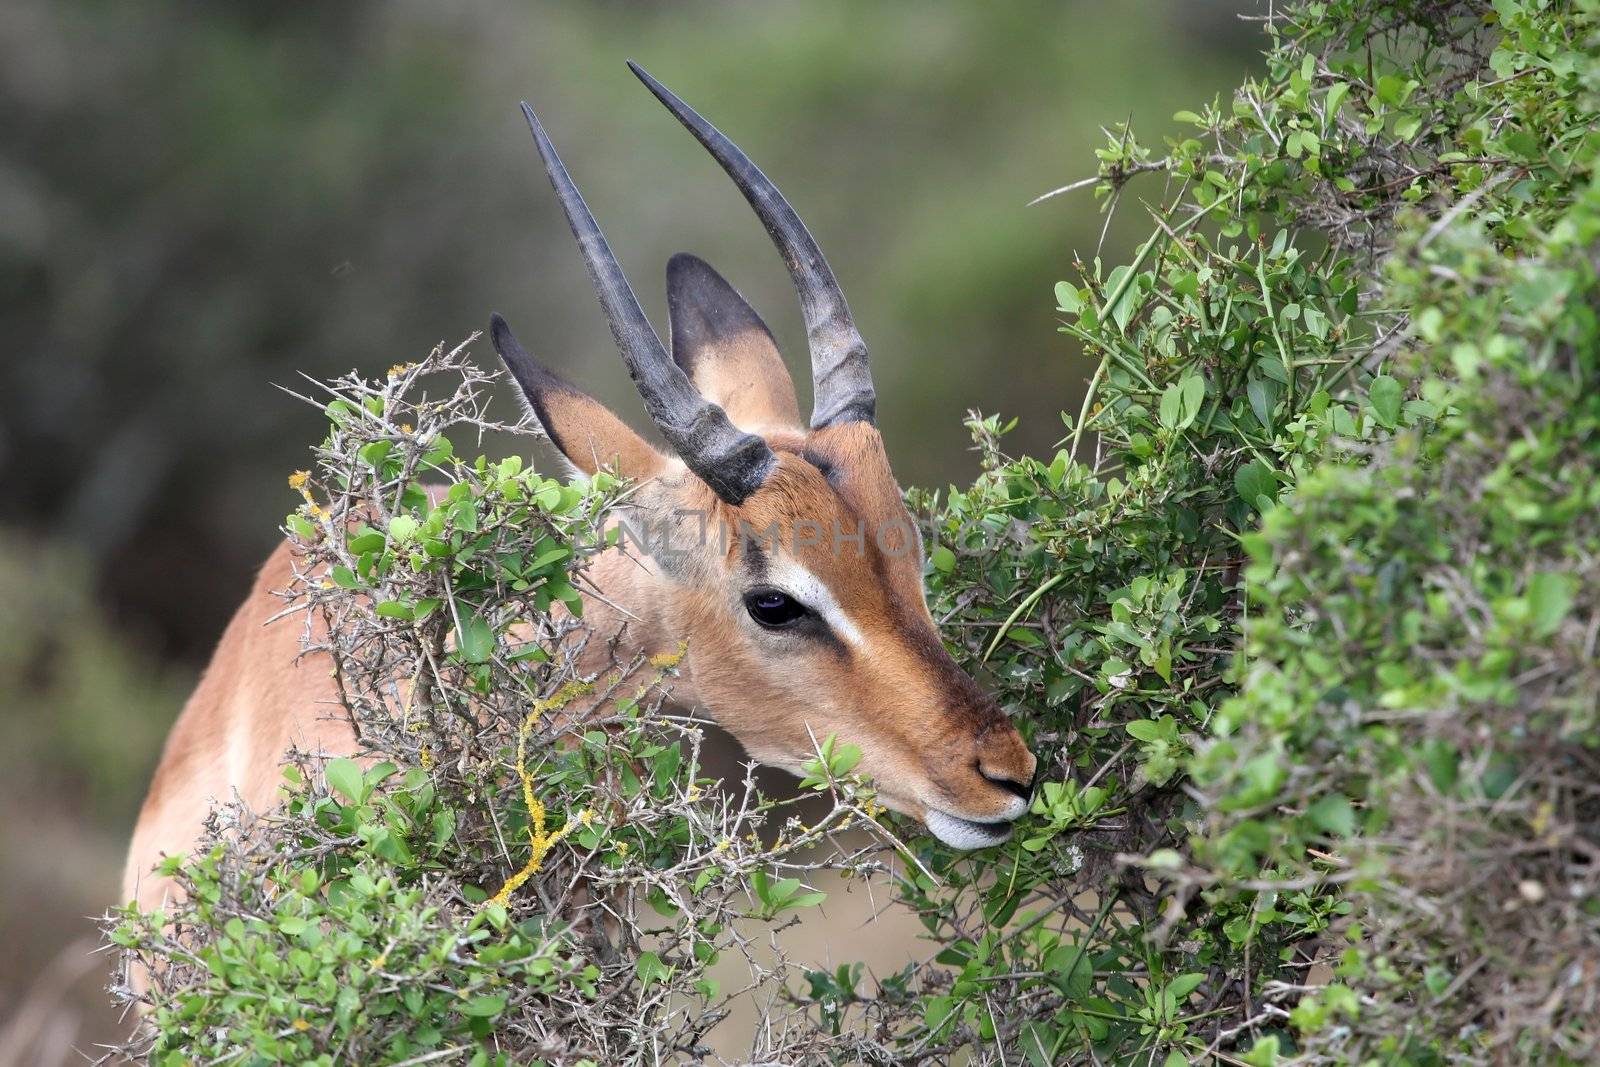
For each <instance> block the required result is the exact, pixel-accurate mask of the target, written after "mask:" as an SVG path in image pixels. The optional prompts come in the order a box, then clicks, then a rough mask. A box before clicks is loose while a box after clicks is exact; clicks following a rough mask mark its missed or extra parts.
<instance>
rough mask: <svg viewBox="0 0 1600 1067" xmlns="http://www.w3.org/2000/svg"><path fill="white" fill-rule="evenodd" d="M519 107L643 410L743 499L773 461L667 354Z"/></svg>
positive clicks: (709, 478)
mask: <svg viewBox="0 0 1600 1067" xmlns="http://www.w3.org/2000/svg"><path fill="white" fill-rule="evenodd" d="M522 113H523V115H524V116H526V117H527V119H528V128H529V129H530V130H532V131H533V143H534V144H535V145H537V146H538V148H539V155H540V156H541V157H542V158H543V159H544V168H545V171H546V173H548V174H549V175H550V184H551V185H552V186H554V187H555V190H556V197H557V198H558V199H559V200H560V201H561V209H562V210H563V211H565V212H566V214H567V224H568V225H569V226H571V227H572V235H573V236H574V237H576V238H577V239H578V247H579V248H580V249H582V251H583V261H584V263H585V264H586V265H587V266H588V268H589V277H590V279H592V280H593V282H594V288H595V292H596V293H598V294H599V296H600V306H601V307H602V308H604V309H605V313H606V321H607V322H609V323H610V324H611V336H612V337H614V338H616V341H617V348H619V349H620V350H621V351H622V358H623V361H624V362H626V363H627V365H628V374H629V376H631V377H632V378H633V384H634V385H635V386H637V387H638V389H639V395H640V396H642V397H643V398H644V406H645V410H646V411H648V412H649V413H650V418H651V419H652V420H653V421H654V422H655V424H656V425H657V426H659V427H660V428H661V433H662V435H663V436H664V437H666V439H667V443H668V444H670V445H671V446H672V447H673V449H674V450H675V451H676V452H677V453H678V455H679V456H680V457H682V459H683V461H684V463H686V464H688V467H689V469H690V470H691V471H693V472H694V473H695V474H696V475H697V476H698V477H699V478H700V480H701V481H703V482H705V483H706V484H707V485H709V486H710V487H711V489H712V491H713V492H715V493H716V494H717V496H719V497H721V498H722V499H723V500H725V501H727V502H728V503H730V504H740V503H743V502H744V499H745V498H746V497H748V496H749V495H750V494H751V493H754V492H755V491H756V490H757V489H759V488H761V485H762V483H763V482H765V481H766V480H767V475H769V474H770V473H772V468H773V467H774V466H775V465H776V464H777V462H778V458H777V456H775V455H774V454H773V452H772V449H771V448H769V447H768V446H767V443H766V442H765V441H763V440H762V439H761V438H759V437H757V436H756V435H755V434H751V433H745V432H744V431H743V430H740V429H739V428H738V427H736V426H735V425H734V424H733V423H732V422H730V421H729V419H728V416H727V413H726V412H724V411H723V410H722V409H721V408H720V407H718V406H717V405H716V404H713V403H711V402H710V401H708V400H707V399H706V398H705V397H703V396H701V395H700V393H699V392H698V391H697V390H696V389H695V387H694V385H693V384H692V383H691V382H690V381H689V378H688V376H687V375H685V374H684V373H683V371H682V370H681V369H680V368H679V367H678V365H677V364H676V363H674V362H673V361H672V357H671V356H669V355H667V350H666V349H665V348H663V347H662V345H661V338H659V337H657V336H656V331H655V329H654V328H653V327H652V326H651V325H650V320H649V319H647V318H646V317H645V314H644V309H643V308H641V307H640V306H639V301H638V298H637V297H635V296H634V295H633V289H632V288H631V287H630V286H629V285H628V279H627V277H626V276H625V275H624V274H623V273H622V266H621V265H620V264H619V263H618V262H617V257H616V256H614V255H612V254H611V246H610V245H608V244H606V238H605V235H604V234H602V233H601V232H600V227H599V226H598V225H597V224H596V223H595V221H594V215H592V214H591V213H590V212H589V206H588V205H587V204H585V203H584V202H583V197H582V196H581V195H580V194H579V193H578V187H577V186H576V185H574V184H573V183H572V178H571V177H569V176H568V174H567V168H566V167H564V166H563V165H562V163H561V157H560V156H558V155H556V150H555V146H554V145H552V144H551V143H550V138H549V137H548V136H546V134H545V132H544V127H543V126H542V125H540V124H539V116H537V115H535V114H534V113H533V108H531V107H529V106H528V105H527V104H526V103H524V104H523V105H522Z"/></svg>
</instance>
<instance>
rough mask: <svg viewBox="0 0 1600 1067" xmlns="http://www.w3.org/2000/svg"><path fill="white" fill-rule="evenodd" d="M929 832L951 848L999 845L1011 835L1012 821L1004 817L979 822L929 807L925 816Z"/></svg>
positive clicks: (924, 820) (967, 848)
mask: <svg viewBox="0 0 1600 1067" xmlns="http://www.w3.org/2000/svg"><path fill="white" fill-rule="evenodd" d="M923 822H925V823H926V824H927V826H928V830H929V832H931V833H932V834H933V836H934V837H937V838H938V839H939V840H940V841H943V842H944V843H945V844H947V845H949V846H950V847H951V848H959V849H966V850H970V849H975V848H988V847H989V846H991V845H998V844H1000V842H1002V841H1004V840H1005V839H1006V838H1008V837H1010V836H1011V821H1010V820H1009V819H1002V820H999V821H997V822H977V821H976V820H973V819H963V818H961V817H960V816H959V815H951V814H950V813H949V812H945V811H940V810H939V809H938V808H929V809H928V812H927V815H926V816H925V817H924V818H923Z"/></svg>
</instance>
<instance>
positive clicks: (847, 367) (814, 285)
mask: <svg viewBox="0 0 1600 1067" xmlns="http://www.w3.org/2000/svg"><path fill="white" fill-rule="evenodd" d="M628 69H629V70H631V71H633V73H634V74H636V75H638V77H639V80H640V81H642V82H644V84H645V86H646V87H647V88H648V89H649V90H650V91H651V92H652V93H654V94H655V96H656V99H657V100H660V101H661V102H662V103H663V104H665V105H667V110H668V111H671V112H672V113H673V114H674V115H676V116H677V117H678V121H679V122H681V123H683V124H684V126H685V127H687V128H688V130H689V132H690V133H692V134H694V136H695V139H696V140H698V141H699V142H700V143H701V144H702V145H704V146H705V148H706V151H708V152H710V153H711V155H712V157H713V158H714V159H716V161H717V162H718V163H720V164H721V165H722V169H723V170H725V171H727V172H728V177H730V178H732V179H733V183H734V184H735V185H737V186H738V187H739V191H740V192H741V193H743V194H744V198H745V199H746V200H748V201H749V202H750V206H751V207H752V208H754V209H755V212H756V214H757V215H758V216H759V217H760V219H761V222H762V225H764V226H766V228H767V233H768V234H769V235H771V237H772V243H773V244H775V245H777V246H778V252H779V253H780V254H781V255H782V256H783V261H784V263H785V264H787V265H788V267H789V277H790V278H792V279H793V280H794V287H795V289H796V290H797V291H798V292H799V294H800V308H801V310H802V312H803V313H804V315H805V320H806V338H807V340H808V342H809V343H810V347H811V380H812V383H813V386H814V389H813V393H814V395H813V398H812V402H811V427H812V429H816V430H820V429H822V428H823V427H824V426H832V425H833V424H835V423H839V422H872V421H873V417H874V415H875V414H876V411H877V396H876V394H875V393H874V392H873V389H872V369H871V368H870V367H869V366H868V365H867V343H866V342H865V341H863V340H862V339H861V334H860V332H859V331H857V330H856V324H855V322H854V321H853V320H852V319H851V318H850V307H849V305H848V304H846V303H845V299H844V293H843V292H842V291H841V290H840V288H839V282H838V279H836V278H834V276H833V271H832V270H831V269H829V267H828V261H827V260H825V259H823V258H822V250H821V249H820V248H818V247H817V242H816V241H815V240H813V239H812V237H811V234H810V232H809V231H807V230H806V225H805V223H803V222H801V221H800V216H799V215H797V214H795V210H794V208H792V207H790V206H789V201H787V200H785V199H784V198H783V194H782V193H780V192H779V191H778V187H777V186H776V185H773V184H772V182H770V181H768V180H767V176H766V175H765V174H762V173H761V170H760V168H758V167H757V166H756V165H755V164H754V163H752V162H750V157H749V156H747V155H745V154H744V153H743V152H741V151H740V150H739V146H738V145H736V144H734V143H733V142H732V141H730V140H728V139H727V138H726V137H724V136H723V135H722V133H721V132H720V131H719V130H718V129H717V128H716V127H715V126H713V125H711V123H709V122H707V121H706V120H705V119H703V118H701V117H700V116H699V115H698V114H696V113H695V110H694V109H693V108H691V107H690V106H689V105H688V104H685V103H684V102H683V101H682V100H679V99H678V98H677V96H676V95H674V94H673V92H672V90H670V89H668V88H667V87H666V86H664V85H662V84H661V83H660V82H658V81H656V80H655V79H654V78H652V77H651V76H650V75H649V73H648V72H647V71H645V69H644V68H643V67H641V66H639V64H637V63H634V62H632V61H631V60H630V61H629V62H628Z"/></svg>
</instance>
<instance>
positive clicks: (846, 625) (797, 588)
mask: <svg viewBox="0 0 1600 1067" xmlns="http://www.w3.org/2000/svg"><path fill="white" fill-rule="evenodd" d="M767 580H768V581H770V582H771V583H772V584H773V586H775V587H776V588H778V589H781V590H783V591H784V592H786V593H788V594H789V595H790V596H792V597H794V598H795V599H796V600H798V601H800V603H802V604H804V605H805V606H806V607H807V608H808V609H810V610H811V611H814V612H816V613H817V614H818V615H820V616H822V621H823V622H825V623H827V624H828V626H829V627H830V628H831V629H832V630H833V632H834V633H836V634H838V635H839V637H840V638H842V639H843V640H845V641H848V642H850V643H851V644H852V645H863V644H865V643H866V638H864V637H862V636H861V630H860V629H859V628H857V626H856V624H855V623H853V622H851V621H850V616H849V615H847V614H845V611H844V609H843V608H842V607H840V606H839V602H838V601H837V600H835V599H834V597H833V592H832V591H831V590H829V588H828V587H827V586H826V585H824V584H823V582H822V579H820V578H818V577H817V576H816V575H815V574H812V573H811V572H810V571H808V570H806V569H805V568H804V567H802V566H800V564H798V563H796V562H795V561H794V560H792V559H786V558H782V557H779V558H777V559H773V560H771V561H770V562H769V563H768V565H767Z"/></svg>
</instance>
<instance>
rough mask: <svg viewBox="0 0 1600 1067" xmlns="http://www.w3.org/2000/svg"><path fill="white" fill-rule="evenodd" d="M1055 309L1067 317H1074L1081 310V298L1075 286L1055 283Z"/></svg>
mask: <svg viewBox="0 0 1600 1067" xmlns="http://www.w3.org/2000/svg"><path fill="white" fill-rule="evenodd" d="M1056 307H1057V308H1058V309H1059V310H1061V311H1065V312H1066V313H1067V314H1069V315H1076V314H1077V313H1078V312H1080V311H1082V310H1083V297H1082V296H1080V295H1079V294H1078V290H1077V288H1076V287H1075V286H1072V285H1069V284H1068V283H1066V282H1056Z"/></svg>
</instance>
